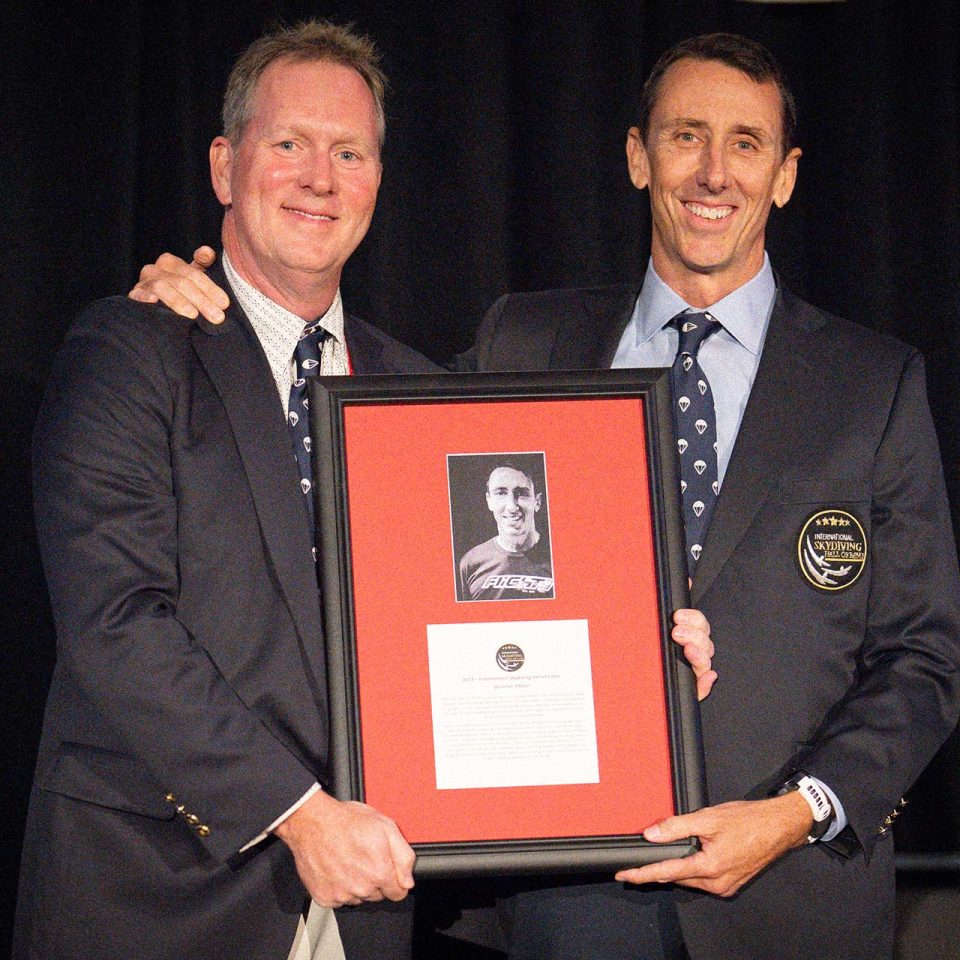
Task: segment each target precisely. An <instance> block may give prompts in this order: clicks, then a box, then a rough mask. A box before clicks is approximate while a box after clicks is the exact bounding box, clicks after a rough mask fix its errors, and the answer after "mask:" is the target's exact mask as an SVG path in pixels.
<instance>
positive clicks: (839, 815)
mask: <svg viewBox="0 0 960 960" xmlns="http://www.w3.org/2000/svg"><path fill="white" fill-rule="evenodd" d="M810 779H811V780H812V781H813V782H814V783H815V784H816V785H817V786H818V787H820V789H821V790H823V792H824V793H825V794H826V795H827V796H828V797H829V798H830V803H831V804H832V805H833V812H834V815H835V819H834V821H833V825H832V826H831V827H830V829H829V830H828V831H827V832H826V833H825V834H824V835H823V836H822V837H821V838H820V840H819V841H818V842H819V843H823V842H824V841H825V840H832V839H833V838H834V837H835V836H836V835H837V834H838V833H839V832H840V831H841V830H842V829H843V828H844V827H845V826H846V825H847V815H846V814H845V813H844V812H843V804H842V803H841V802H840V800H839V798H838V797H837V795H836V794H835V793H834V792H833V791H832V790H831V789H830V788H829V787H828V786H827V785H826V784H825V783H824V782H823V781H822V780H818V779H817V778H816V777H810ZM281 819H282V818H281Z"/></svg>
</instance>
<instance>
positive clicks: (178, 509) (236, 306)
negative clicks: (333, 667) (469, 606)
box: [14, 22, 436, 960]
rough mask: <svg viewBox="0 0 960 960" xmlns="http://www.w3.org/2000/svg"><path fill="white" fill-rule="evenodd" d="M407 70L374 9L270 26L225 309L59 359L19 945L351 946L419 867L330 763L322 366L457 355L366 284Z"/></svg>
mask: <svg viewBox="0 0 960 960" xmlns="http://www.w3.org/2000/svg"><path fill="white" fill-rule="evenodd" d="M383 88H384V78H383V75H382V74H381V72H380V70H379V68H378V66H377V58H376V53H375V51H374V49H373V46H372V44H371V43H370V42H369V41H368V40H366V39H365V38H363V37H359V36H357V35H356V34H354V33H352V32H351V31H350V30H347V29H344V28H341V27H336V26H332V25H330V24H324V23H318V22H311V23H307V24H302V25H301V26H299V27H297V28H294V29H289V30H282V31H279V32H277V33H275V34H273V35H270V36H266V37H263V38H261V39H260V40H259V41H257V42H256V43H254V44H253V45H252V46H251V47H250V48H249V49H248V50H247V51H246V53H244V55H243V56H242V57H241V58H240V60H239V61H238V63H237V64H236V66H235V68H234V71H233V73H232V75H231V77H230V81H229V84H228V88H227V94H226V99H225V104H224V111H223V113H224V128H223V135H222V136H218V137H216V138H215V139H214V141H213V143H212V144H211V147H210V171H211V179H212V182H213V187H214V190H215V192H216V194H217V197H218V198H219V200H220V201H221V203H222V204H223V206H224V211H225V212H224V219H223V246H224V256H223V260H222V265H221V266H218V267H217V268H216V270H215V271H214V274H213V275H214V277H215V279H216V280H217V282H218V283H219V284H220V285H221V286H222V287H224V288H225V289H229V290H230V291H231V299H232V305H230V306H229V308H227V304H226V303H224V304H223V306H224V308H225V314H226V317H225V322H223V323H222V324H220V325H219V326H212V325H211V324H209V323H207V322H206V321H202V320H201V321H197V322H194V321H192V320H183V319H181V318H174V317H173V315H172V314H169V312H167V311H165V310H164V309H162V308H161V307H159V306H155V305H152V304H143V303H135V302H133V301H131V300H128V299H126V298H122V299H121V298H113V299H109V300H103V301H100V302H98V303H95V304H93V305H92V306H91V307H89V308H88V309H87V310H86V311H84V312H83V313H82V314H81V316H80V317H79V318H78V319H77V321H76V322H75V323H74V325H73V327H72V328H71V330H70V332H69V334H68V336H67V339H66V341H65V343H64V345H63V348H62V349H61V351H60V354H59V356H58V358H57V360H56V363H55V367H54V370H53V375H52V376H51V378H50V387H49V389H48V391H47V395H46V397H45V400H44V405H43V408H42V410H41V414H40V418H39V421H38V424H37V430H36V435H35V451H34V453H35V469H36V475H35V499H36V515H37V524H38V530H39V539H40V546H41V550H42V554H43V560H44V566H45V571H46V575H47V582H48V584H49V588H50V597H51V601H52V605H53V610H54V616H55V620H56V626H57V638H58V651H57V652H58V658H57V664H56V668H55V671H54V677H53V684H52V688H51V692H50V696H49V700H48V703H47V710H46V717H45V723H44V730H43V736H42V742H41V746H40V755H39V759H38V764H37V771H36V778H35V784H34V790H33V794H32V797H31V808H30V814H29V820H28V826H27V833H26V838H25V844H24V853H23V864H22V871H21V886H20V898H19V903H18V916H17V930H16V943H15V948H14V956H15V957H16V958H18V960H25V958H34V960H40V958H42V960H56V958H61V957H62V958H70V960H111V958H116V960H121V958H122V960H131V958H137V960H169V958H171V957H197V958H201V957H202V958H208V960H209V958H214V957H224V958H227V957H229V958H231V960H239V958H243V960H283V958H284V957H287V956H289V957H290V958H297V960H303V958H308V957H324V958H342V957H343V955H344V953H343V949H342V947H341V942H340V937H339V935H338V932H337V925H336V923H335V922H334V921H333V914H332V912H331V910H330V909H329V908H331V907H336V906H340V905H344V904H354V905H356V904H361V903H363V902H367V901H380V900H384V899H386V900H392V901H400V900H402V899H403V898H404V897H405V896H406V894H407V892H408V890H409V889H410V888H411V887H412V886H413V876H412V867H413V861H414V855H413V851H412V850H411V849H410V847H409V846H408V844H407V843H406V841H405V840H404V839H403V837H402V836H401V834H400V832H399V830H398V829H397V827H396V825H395V824H394V823H393V822H392V821H391V820H389V819H388V818H387V817H385V816H383V815H382V814H380V813H379V812H378V811H376V810H374V809H372V808H370V807H368V806H366V805H364V804H359V803H344V802H340V801H338V800H335V799H334V798H333V797H331V796H330V795H329V794H328V793H326V792H325V791H324V789H323V782H324V777H325V771H326V763H327V747H328V740H329V737H328V728H327V727H328V719H327V717H328V705H327V694H326V682H325V658H324V638H323V633H322V627H321V619H320V608H319V600H318V591H317V581H316V572H315V559H314V557H313V555H312V542H313V541H312V536H311V522H312V518H311V499H310V496H309V494H310V484H311V476H312V474H311V468H310V455H311V451H310V444H309V437H308V435H307V433H306V431H305V428H304V424H305V422H306V419H307V418H306V411H305V406H306V387H305V379H306V377H307V376H310V375H311V374H316V373H341V374H343V373H348V372H351V371H356V372H358V373H401V372H425V371H430V370H435V369H436V368H435V367H433V365H432V364H430V363H429V362H428V361H427V360H426V359H424V358H423V357H421V356H420V355H419V354H417V353H415V352H414V351H412V350H410V349H408V348H406V347H403V346H402V345H400V344H398V343H397V342H395V341H393V340H391V339H390V338H389V337H387V336H386V335H385V334H383V333H381V332H380V331H378V330H376V329H374V328H373V327H370V326H368V325H367V324H365V323H363V322H362V321H360V320H358V319H357V318H355V317H351V316H349V315H348V314H347V313H346V312H345V311H344V308H343V305H342V303H341V299H340V293H339V282H340V274H341V271H342V269H343V266H344V263H345V262H346V260H347V259H348V257H349V256H350V255H351V254H352V253H353V251H354V249H355V248H356V246H357V244H358V243H359V242H360V240H361V239H362V238H363V236H364V234H365V233H366V231H367V227H368V226H369V223H370V218H371V216H372V214H373V209H374V204H375V202H376V197H377V189H378V187H379V184H380V175H381V163H380V146H381V143H382V141H383V133H384V113H383ZM161 317H162V319H160V318H161ZM307 893H309V894H310V895H311V896H312V898H313V901H314V902H315V903H314V906H313V908H312V909H311V910H310V912H309V918H307V916H306V913H305V907H306V903H307V900H308V898H307V896H306V894H307ZM355 916H356V917H357V918H358V919H361V920H362V919H363V918H365V917H366V916H367V915H366V914H365V913H364V912H363V911H362V910H361V911H357V913H356V914H355ZM370 922H371V924H372V926H371V927H370V928H369V929H370V930H373V928H374V927H376V926H377V925H376V924H375V923H373V921H372V920H371V921H370ZM408 927H409V923H408V922H407V921H406V920H405V921H404V923H403V924H401V925H399V929H403V930H407V929H408ZM405 937H406V939H405ZM363 939H364V941H365V946H364V949H363V950H362V951H361V952H359V953H351V951H350V950H348V951H347V952H348V955H350V956H369V957H371V958H372V957H377V958H378V960H379V958H382V957H390V956H396V957H402V956H406V955H408V954H409V932H407V933H406V934H403V935H400V936H397V935H395V934H391V935H390V936H388V937H382V938H378V937H377V936H376V933H375V931H374V932H373V933H371V935H369V936H367V935H364V937H363Z"/></svg>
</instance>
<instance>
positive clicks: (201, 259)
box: [128, 247, 230, 323]
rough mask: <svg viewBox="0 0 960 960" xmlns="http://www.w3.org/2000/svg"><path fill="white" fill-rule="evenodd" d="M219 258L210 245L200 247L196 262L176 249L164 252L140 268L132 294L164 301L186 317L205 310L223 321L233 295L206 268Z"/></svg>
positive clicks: (147, 300)
mask: <svg viewBox="0 0 960 960" xmlns="http://www.w3.org/2000/svg"><path fill="white" fill-rule="evenodd" d="M215 259H216V253H215V252H214V251H213V250H212V249H211V248H210V247H198V248H197V250H195V251H194V259H193V262H192V263H185V262H184V261H183V260H181V259H180V257H176V256H174V255H173V254H172V253H164V254H161V255H160V256H159V257H158V258H157V262H156V263H151V264H147V265H146V266H145V267H144V268H143V269H142V270H141V271H140V279H139V281H138V282H137V284H136V286H134V288H133V289H132V290H131V291H130V293H129V294H128V296H129V297H130V298H131V299H133V300H138V301H140V302H141V303H157V302H162V303H163V304H165V305H166V306H167V307H169V308H170V309H171V310H173V311H174V312H175V313H178V314H180V316H182V317H189V318H190V319H195V318H196V317H197V316H199V315H201V314H202V315H203V316H204V317H205V318H206V319H207V320H209V321H210V322H211V323H221V322H222V321H223V319H224V310H226V308H227V307H228V306H229V305H230V298H229V297H228V296H227V294H226V293H225V292H224V291H223V290H221V289H220V287H218V286H217V285H216V284H215V283H214V282H213V281H212V280H211V279H210V278H209V277H208V276H207V275H206V274H205V273H204V272H203V270H204V268H206V267H208V266H209V265H210V264H211V263H213V261H214V260H215Z"/></svg>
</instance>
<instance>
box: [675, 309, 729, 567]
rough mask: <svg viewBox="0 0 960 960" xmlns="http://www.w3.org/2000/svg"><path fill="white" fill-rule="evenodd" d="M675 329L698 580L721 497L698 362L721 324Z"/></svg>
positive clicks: (713, 422) (704, 316) (686, 510)
mask: <svg viewBox="0 0 960 960" xmlns="http://www.w3.org/2000/svg"><path fill="white" fill-rule="evenodd" d="M670 323H671V324H672V325H673V326H674V327H676V328H677V329H678V330H679V331H680V346H679V348H678V350H677V356H676V359H675V360H674V361H673V367H672V368H671V370H670V386H671V389H672V391H673V397H674V404H673V416H674V423H675V424H676V428H677V451H678V453H679V454H680V495H681V498H682V500H683V523H684V533H685V535H686V543H687V569H688V572H689V574H690V576H691V577H692V576H693V574H694V571H695V570H696V567H697V561H698V560H699V559H700V554H701V552H702V550H703V541H704V538H705V535H706V532H707V525H708V524H709V523H710V517H711V515H712V513H713V507H714V504H715V503H716V501H717V495H718V494H719V492H720V482H719V480H718V476H719V473H718V470H717V417H716V413H715V412H714V408H713V391H712V390H711V389H710V381H709V380H708V379H707V377H706V374H705V373H704V372H703V370H702V369H701V367H700V364H699V362H698V361H697V353H698V351H699V350H700V346H701V345H702V344H703V341H704V340H706V339H707V337H709V336H710V335H711V334H712V333H713V332H714V331H716V330H718V329H719V328H720V324H719V323H718V322H717V321H716V320H714V319H713V317H711V316H710V314H708V313H681V314H679V315H678V316H676V317H674V318H673V319H672V320H671V321H670Z"/></svg>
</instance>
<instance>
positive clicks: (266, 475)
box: [192, 271, 324, 677]
mask: <svg viewBox="0 0 960 960" xmlns="http://www.w3.org/2000/svg"><path fill="white" fill-rule="evenodd" d="M211 276H212V278H213V279H214V280H215V282H217V283H219V284H220V285H221V286H225V285H226V280H225V279H224V278H223V275H222V272H221V273H220V276H219V277H218V276H215V275H214V273H213V271H211ZM192 339H193V345H194V349H195V350H196V353H197V356H198V358H199V360H200V363H201V364H202V365H203V368H204V369H205V370H206V372H207V375H208V376H209V377H210V380H211V381H212V382H213V385H214V387H215V388H216V390H217V393H218V394H219V396H220V399H221V400H222V401H223V406H224V409H225V410H226V414H227V419H228V420H229V422H230V427H231V429H232V431H233V435H234V439H235V441H236V444H237V448H238V450H239V451H240V459H241V461H242V462H243V467H244V470H245V472H246V475H247V481H248V483H249V485H250V492H251V494H252V496H253V502H254V506H255V508H256V511H257V518H258V520H259V523H260V529H261V532H262V535H263V540H264V545H265V547H266V551H267V553H268V555H269V557H270V559H271V562H272V564H273V567H274V569H275V571H276V575H277V580H278V582H279V585H280V590H281V592H282V593H283V596H284V599H285V600H286V602H287V606H288V608H289V610H290V614H291V616H292V618H293V621H294V623H295V625H296V628H297V631H298V632H299V634H300V637H301V639H302V640H303V641H304V643H303V649H304V650H305V651H306V654H307V655H308V656H309V657H310V658H311V659H312V661H313V666H314V672H315V675H316V676H317V677H323V676H324V667H323V645H322V643H321V642H320V641H321V636H322V628H321V621H320V605H319V596H318V590H317V580H316V573H315V570H314V568H313V565H312V564H311V563H310V548H311V546H312V544H311V540H310V524H309V519H308V516H307V512H306V510H304V505H303V501H302V495H301V494H300V492H299V489H298V487H297V484H298V480H299V475H298V473H297V469H296V466H295V461H294V457H293V451H292V449H291V446H290V435H289V433H288V431H287V426H286V423H285V422H284V419H283V412H282V408H281V407H280V405H279V401H278V398H277V390H276V386H275V384H274V380H273V376H272V374H271V372H270V367H269V364H268V363H267V359H266V357H265V356H264V354H263V350H262V349H261V347H260V344H259V341H258V340H257V337H256V335H255V334H254V332H253V328H252V327H251V326H250V322H249V320H248V319H247V318H246V316H245V315H244V313H243V311H242V310H241V309H240V308H239V307H238V306H236V305H235V304H234V305H231V307H230V308H229V309H228V310H227V319H226V320H225V321H224V322H223V324H221V325H220V326H218V327H214V326H212V325H210V324H207V323H206V322H205V321H201V322H198V324H197V326H196V327H195V328H194V329H193V331H192Z"/></svg>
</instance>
